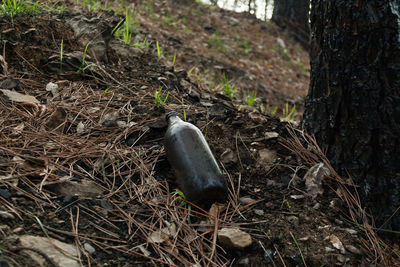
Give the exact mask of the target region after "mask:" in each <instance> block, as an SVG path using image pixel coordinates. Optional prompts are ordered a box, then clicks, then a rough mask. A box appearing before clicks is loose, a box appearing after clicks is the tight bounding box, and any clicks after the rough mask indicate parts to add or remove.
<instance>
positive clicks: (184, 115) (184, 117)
mask: <svg viewBox="0 0 400 267" xmlns="http://www.w3.org/2000/svg"><path fill="white" fill-rule="evenodd" d="M183 119H184V120H185V121H187V120H186V110H184V111H183Z"/></svg>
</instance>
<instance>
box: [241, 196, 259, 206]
mask: <svg viewBox="0 0 400 267" xmlns="http://www.w3.org/2000/svg"><path fill="white" fill-rule="evenodd" d="M254 202H255V200H254V199H252V198H250V197H241V198H239V203H240V204H242V205H249V204H252V203H254Z"/></svg>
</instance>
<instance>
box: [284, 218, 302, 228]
mask: <svg viewBox="0 0 400 267" xmlns="http://www.w3.org/2000/svg"><path fill="white" fill-rule="evenodd" d="M286 219H287V220H288V221H289V222H290V223H291V224H293V225H294V226H298V225H299V218H298V217H296V216H288V217H286Z"/></svg>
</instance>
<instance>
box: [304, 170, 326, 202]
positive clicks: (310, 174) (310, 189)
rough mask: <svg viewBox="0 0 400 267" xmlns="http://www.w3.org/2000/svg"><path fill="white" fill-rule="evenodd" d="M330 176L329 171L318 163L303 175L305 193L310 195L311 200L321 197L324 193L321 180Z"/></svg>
mask: <svg viewBox="0 0 400 267" xmlns="http://www.w3.org/2000/svg"><path fill="white" fill-rule="evenodd" d="M330 174H331V172H330V170H329V169H328V168H327V167H326V166H325V165H324V164H323V163H318V164H316V165H314V166H312V167H311V168H310V169H309V170H308V171H307V173H306V174H305V175H304V180H305V181H306V189H307V193H309V194H311V195H312V196H313V198H315V197H317V196H318V195H322V194H323V193H324V189H323V188H322V180H323V179H325V178H326V177H328V176H329V175H330Z"/></svg>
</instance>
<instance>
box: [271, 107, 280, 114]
mask: <svg viewBox="0 0 400 267" xmlns="http://www.w3.org/2000/svg"><path fill="white" fill-rule="evenodd" d="M277 111H278V106H275V107H273V108H272V109H271V112H270V114H271V116H274V115H275V114H276V112H277Z"/></svg>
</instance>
